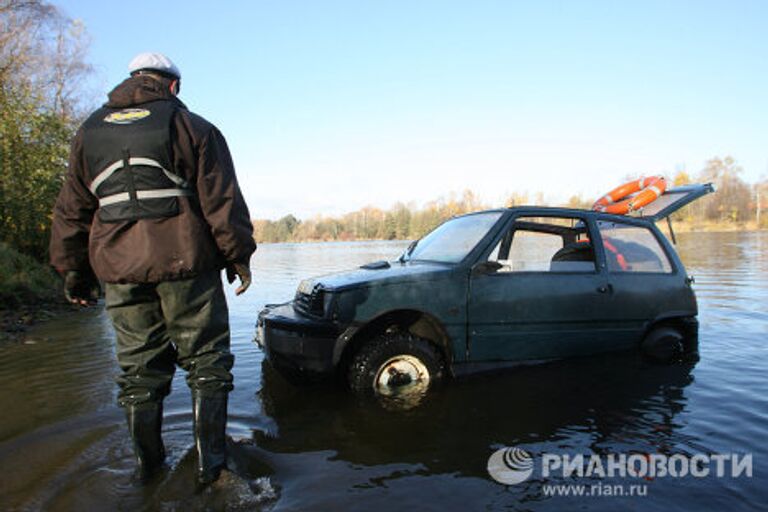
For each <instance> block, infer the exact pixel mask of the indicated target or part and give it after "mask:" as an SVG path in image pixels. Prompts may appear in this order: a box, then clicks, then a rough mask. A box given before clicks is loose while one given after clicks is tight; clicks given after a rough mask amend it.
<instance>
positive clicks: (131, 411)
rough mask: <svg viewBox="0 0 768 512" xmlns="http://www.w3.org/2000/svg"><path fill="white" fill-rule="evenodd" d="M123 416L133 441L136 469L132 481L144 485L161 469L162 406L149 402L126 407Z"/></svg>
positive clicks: (163, 447)
mask: <svg viewBox="0 0 768 512" xmlns="http://www.w3.org/2000/svg"><path fill="white" fill-rule="evenodd" d="M125 416H126V419H127V420H128V431H129V432H130V434H131V439H132V440H133V452H134V453H135V454H136V464H137V468H136V471H135V473H134V474H133V480H134V481H135V482H137V483H141V484H145V483H147V482H149V480H151V479H152V477H154V476H155V475H157V474H158V473H159V472H160V471H161V470H162V469H163V467H164V466H163V462H164V461H165V446H163V439H162V437H161V435H160V429H161V427H162V424H163V404H162V403H158V402H149V403H143V404H139V405H127V406H126V407H125Z"/></svg>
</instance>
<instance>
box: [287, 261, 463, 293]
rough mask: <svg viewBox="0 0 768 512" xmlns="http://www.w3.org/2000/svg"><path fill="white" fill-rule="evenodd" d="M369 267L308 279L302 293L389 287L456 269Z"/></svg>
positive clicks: (396, 263)
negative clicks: (319, 289) (380, 286)
mask: <svg viewBox="0 0 768 512" xmlns="http://www.w3.org/2000/svg"><path fill="white" fill-rule="evenodd" d="M365 267H369V268H365ZM365 267H360V268H357V269H355V270H348V271H343V272H335V273H333V274H326V275H322V276H318V277H313V278H310V279H306V280H304V281H302V283H301V284H300V285H299V290H300V291H301V290H303V291H310V290H312V289H313V288H315V287H316V286H317V285H320V286H322V288H323V289H325V290H329V291H342V290H347V289H350V288H359V287H364V286H374V285H376V286H378V285H385V284H386V285H389V284H396V283H400V282H406V281H413V280H421V279H424V280H431V279H433V278H435V277H437V276H438V275H440V274H445V273H448V272H450V271H451V270H453V268H454V267H453V266H451V265H446V264H441V263H431V262H426V261H409V262H405V263H401V262H399V261H392V262H380V263H377V264H372V265H367V266H365Z"/></svg>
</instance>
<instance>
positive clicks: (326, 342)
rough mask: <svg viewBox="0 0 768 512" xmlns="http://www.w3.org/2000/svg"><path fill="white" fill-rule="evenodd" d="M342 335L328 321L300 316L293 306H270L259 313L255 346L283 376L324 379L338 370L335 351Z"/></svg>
mask: <svg viewBox="0 0 768 512" xmlns="http://www.w3.org/2000/svg"><path fill="white" fill-rule="evenodd" d="M339 334H340V331H339V329H338V327H337V326H336V325H335V324H334V323H333V322H330V321H328V320H321V319H312V318H309V317H306V316H304V315H301V314H299V313H297V312H296V311H295V310H294V308H293V303H292V302H289V303H287V304H279V305H269V306H267V307H265V308H264V309H263V310H262V311H261V312H260V313H259V319H258V322H257V324H256V343H257V344H258V345H259V346H260V347H261V348H262V349H263V350H264V353H265V354H266V356H267V359H268V360H269V361H270V362H271V363H272V364H273V365H274V366H275V368H277V370H278V371H280V372H281V373H290V374H291V376H294V377H295V376H296V373H297V372H298V373H299V374H309V375H323V374H331V373H333V372H334V370H335V365H334V362H333V351H334V348H335V346H336V340H337V339H338V337H339Z"/></svg>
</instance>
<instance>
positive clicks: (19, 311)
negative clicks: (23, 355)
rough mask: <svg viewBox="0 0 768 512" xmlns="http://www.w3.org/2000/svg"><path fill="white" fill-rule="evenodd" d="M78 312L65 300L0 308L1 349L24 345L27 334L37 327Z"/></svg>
mask: <svg viewBox="0 0 768 512" xmlns="http://www.w3.org/2000/svg"><path fill="white" fill-rule="evenodd" d="M76 310H77V309H76V306H73V305H72V304H70V303H68V302H66V301H65V300H64V299H63V298H62V299H35V300H32V301H26V302H24V303H21V304H18V305H17V306H14V307H12V308H10V307H8V306H5V305H3V306H0V347H2V346H4V345H6V344H13V343H24V340H25V338H26V334H27V332H28V331H29V329H31V328H32V327H34V326H35V325H37V324H40V323H43V322H46V321H48V320H52V319H54V318H56V317H58V316H60V315H62V314H65V313H71V312H73V311H76Z"/></svg>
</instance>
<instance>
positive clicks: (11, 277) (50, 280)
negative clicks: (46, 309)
mask: <svg viewBox="0 0 768 512" xmlns="http://www.w3.org/2000/svg"><path fill="white" fill-rule="evenodd" d="M60 294H61V279H60V278H59V277H58V275H56V273H55V272H54V271H53V269H51V268H50V267H47V266H44V265H41V264H40V263H38V262H37V261H35V259H34V258H31V257H30V256H26V255H24V254H21V253H20V252H18V251H17V250H15V249H13V248H11V247H9V246H8V245H7V244H4V243H1V242H0V307H5V308H14V307H17V306H19V305H21V304H28V303H31V302H39V301H53V300H56V299H58V298H59V297H60Z"/></svg>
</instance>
